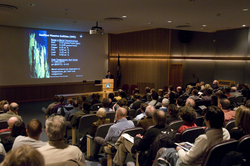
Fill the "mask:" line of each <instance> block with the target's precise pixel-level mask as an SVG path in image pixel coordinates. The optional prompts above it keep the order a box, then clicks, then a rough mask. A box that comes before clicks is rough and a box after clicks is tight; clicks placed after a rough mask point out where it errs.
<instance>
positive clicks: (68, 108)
mask: <svg viewBox="0 0 250 166" xmlns="http://www.w3.org/2000/svg"><path fill="white" fill-rule="evenodd" d="M79 103H80V102H78V104H79ZM64 108H65V109H66V110H67V111H69V110H71V109H73V99H72V98H69V99H68V100H67V104H66V105H65V106H64Z"/></svg>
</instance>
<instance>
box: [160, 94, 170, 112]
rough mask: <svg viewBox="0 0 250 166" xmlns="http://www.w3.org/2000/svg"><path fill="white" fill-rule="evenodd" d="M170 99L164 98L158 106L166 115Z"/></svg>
mask: <svg viewBox="0 0 250 166" xmlns="http://www.w3.org/2000/svg"><path fill="white" fill-rule="evenodd" d="M169 103H170V101H169V100H168V99H166V98H164V99H163V100H162V102H161V107H160V108H159V109H160V110H162V111H164V112H165V114H166V115H168V105H169Z"/></svg>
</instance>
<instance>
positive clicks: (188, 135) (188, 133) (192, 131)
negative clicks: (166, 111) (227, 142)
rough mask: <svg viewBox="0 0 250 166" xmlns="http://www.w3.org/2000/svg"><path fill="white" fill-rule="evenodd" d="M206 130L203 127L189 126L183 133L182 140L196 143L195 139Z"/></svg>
mask: <svg viewBox="0 0 250 166" xmlns="http://www.w3.org/2000/svg"><path fill="white" fill-rule="evenodd" d="M204 132H205V130H204V129H203V128H202V127H192V128H188V129H186V130H184V131H183V132H182V133H181V135H180V141H181V142H190V143H194V141H195V139H196V138H197V137H198V136H199V135H201V134H204Z"/></svg>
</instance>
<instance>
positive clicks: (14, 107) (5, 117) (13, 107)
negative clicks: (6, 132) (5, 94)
mask: <svg viewBox="0 0 250 166" xmlns="http://www.w3.org/2000/svg"><path fill="white" fill-rule="evenodd" d="M18 109H19V106H18V104H17V103H11V104H10V107H9V111H8V112H6V113H3V114H0V120H8V119H9V118H11V117H12V116H15V117H17V119H18V120H20V121H22V120H23V119H22V117H21V116H19V115H18Z"/></svg>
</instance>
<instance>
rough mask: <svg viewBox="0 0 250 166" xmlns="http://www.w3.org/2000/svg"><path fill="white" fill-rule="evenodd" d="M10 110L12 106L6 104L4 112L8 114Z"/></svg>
mask: <svg viewBox="0 0 250 166" xmlns="http://www.w3.org/2000/svg"><path fill="white" fill-rule="evenodd" d="M9 109H10V105H9V104H4V106H3V111H4V112H5V113H6V112H8V111H9Z"/></svg>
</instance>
